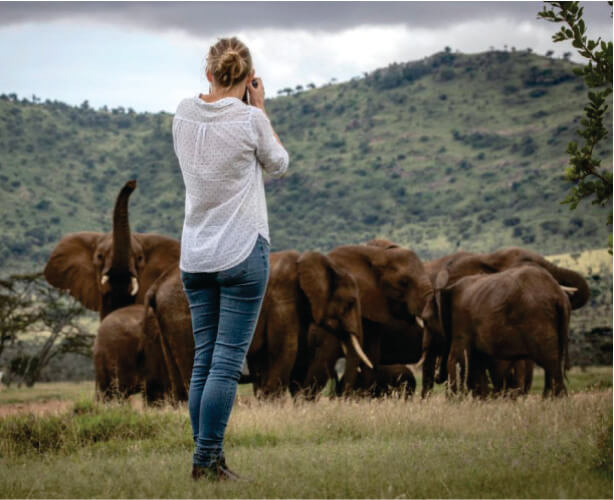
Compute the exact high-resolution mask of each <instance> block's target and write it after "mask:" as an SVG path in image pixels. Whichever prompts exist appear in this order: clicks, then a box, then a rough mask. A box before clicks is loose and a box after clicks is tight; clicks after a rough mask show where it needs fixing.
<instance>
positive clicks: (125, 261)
mask: <svg viewBox="0 0 614 500" xmlns="http://www.w3.org/2000/svg"><path fill="white" fill-rule="evenodd" d="M135 188H136V181H135V180H131V181H128V182H126V184H125V185H124V187H123V188H122V190H121V191H120V192H119V195H118V196H117V200H116V201H115V208H114V210H113V260H112V263H111V268H112V269H113V270H114V272H116V273H117V272H126V273H127V272H128V270H129V267H130V254H131V244H130V223H129V221H128V199H129V198H130V195H131V194H132V191H134V189H135Z"/></svg>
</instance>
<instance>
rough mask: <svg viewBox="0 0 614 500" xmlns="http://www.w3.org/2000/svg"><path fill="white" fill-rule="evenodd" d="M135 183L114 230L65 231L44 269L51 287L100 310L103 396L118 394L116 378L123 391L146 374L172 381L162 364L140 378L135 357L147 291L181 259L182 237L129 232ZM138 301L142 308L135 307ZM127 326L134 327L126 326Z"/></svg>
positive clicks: (117, 210)
mask: <svg viewBox="0 0 614 500" xmlns="http://www.w3.org/2000/svg"><path fill="white" fill-rule="evenodd" d="M135 188H136V181H134V180H131V181H128V182H127V183H126V184H125V185H124V186H123V188H122V189H121V190H120V192H119V194H118V196H117V199H116V201H115V207H114V210H113V231H112V232H111V233H106V234H103V233H96V232H90V231H83V232H78V233H71V234H67V235H66V236H64V237H63V238H62V239H61V240H60V242H59V243H58V244H57V245H56V247H55V248H54V250H53V252H52V253H51V256H50V257H49V260H48V262H47V265H46V266H45V271H44V274H45V278H46V279H47V281H48V282H49V283H50V284H51V285H52V286H55V287H57V288H60V289H63V290H68V291H69V292H70V294H71V295H72V296H73V297H75V298H76V299H77V300H79V301H80V302H81V303H82V304H83V305H84V306H85V307H87V308H89V309H92V310H95V311H98V312H99V314H100V319H101V323H100V326H99V329H98V335H97V338H96V343H95V345H94V358H95V359H94V364H95V373H96V384H97V387H98V390H99V392H100V394H101V395H102V397H103V399H108V398H109V397H111V396H112V395H113V394H114V392H113V388H112V387H111V380H112V379H115V380H116V381H117V384H116V385H117V386H118V387H117V388H116V391H115V393H116V394H118V395H124V396H127V395H130V394H132V393H134V392H138V391H139V390H140V385H141V382H142V378H143V377H146V378H147V377H151V382H150V384H149V385H150V387H151V388H153V387H154V386H155V384H156V383H161V384H162V385H168V381H167V380H164V379H165V378H166V379H167V377H165V376H164V374H161V373H159V372H160V369H159V368H158V369H151V370H149V373H148V374H145V373H140V374H139V377H140V378H139V377H137V374H135V370H136V368H137V358H138V357H139V356H142V355H143V354H142V353H143V351H142V349H139V348H138V345H139V343H141V342H142V340H143V339H142V338H141V336H142V321H143V319H142V317H143V307H142V304H143V301H144V298H145V293H146V292H147V289H148V288H149V286H150V285H151V284H152V283H153V282H154V280H155V279H156V278H157V277H158V276H159V275H160V274H161V273H162V272H163V271H164V269H166V268H167V267H169V266H172V265H177V263H178V262H179V242H178V241H177V240H175V239H172V238H168V237H166V236H162V235H158V234H149V233H146V234H140V233H132V234H131V233H130V225H129V220H128V200H129V198H130V195H131V194H132V192H133V191H134V189H135ZM139 304H140V305H141V307H132V306H135V305H139ZM131 314H132V315H134V317H130V315H131ZM128 326H130V328H134V331H128ZM139 353H140V354H139ZM151 355H152V356H154V360H155V356H157V357H158V358H159V356H160V351H159V350H158V352H157V353H156V351H155V350H154V349H151ZM152 361H153V360H152ZM146 365H147V363H145V364H144V362H143V361H141V363H140V364H139V367H141V368H142V369H143V370H144V369H145V366H146ZM135 377H137V378H138V380H137V378H135ZM154 381H156V382H155V383H154ZM158 392H159V391H154V390H153V389H151V390H150V391H149V392H146V398H147V399H148V400H149V401H153V400H156V399H158V398H159V397H160V395H159V394H158Z"/></svg>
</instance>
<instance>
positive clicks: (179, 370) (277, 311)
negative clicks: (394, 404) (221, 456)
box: [144, 250, 372, 400]
mask: <svg viewBox="0 0 614 500" xmlns="http://www.w3.org/2000/svg"><path fill="white" fill-rule="evenodd" d="M145 325H146V330H145V333H144V335H145V336H148V335H149V330H150V329H156V328H157V329H159V331H160V334H161V341H162V351H163V353H164V357H165V360H166V363H167V366H168V372H169V376H170V379H171V385H172V388H173V389H172V391H173V395H174V397H175V398H176V399H178V400H185V399H187V395H188V387H189V382H190V377H191V371H192V361H193V357H194V341H193V338H192V325H191V318H190V311H189V308H188V304H187V300H186V298H185V295H184V293H183V286H182V283H181V278H180V273H179V270H178V269H173V270H169V271H168V272H166V273H165V274H163V275H162V276H160V278H159V279H158V280H157V281H156V282H155V283H154V285H153V286H152V287H151V288H150V290H149V292H148V294H147V297H146V319H145ZM151 325H154V326H153V327H152V326H151ZM319 335H325V336H330V337H331V338H335V339H338V341H339V344H338V345H339V346H341V349H344V350H345V352H346V353H347V354H346V356H347V357H348V359H350V360H351V361H350V364H351V365H353V366H354V367H356V368H355V369H357V367H358V366H359V364H360V363H363V364H364V365H365V366H369V365H371V363H370V361H369V359H368V358H367V356H366V355H365V353H364V352H363V350H362V341H363V334H362V325H361V322H360V301H359V297H358V288H357V285H356V283H355V281H354V278H353V277H352V276H351V275H350V274H349V273H347V272H344V271H343V270H340V269H338V268H337V267H336V266H335V265H334V264H333V263H332V262H331V261H330V259H328V258H327V257H326V256H325V255H323V254H320V253H318V252H305V253H303V254H300V253H299V252H297V251H294V250H287V251H283V252H275V253H272V254H271V255H270V277H269V282H268V285H267V291H266V294H265V297H264V300H263V304H262V309H261V312H260V316H259V319H258V323H257V325H256V330H255V332H254V337H253V339H252V342H251V344H250V348H249V351H248V354H247V365H248V368H249V372H250V374H249V381H251V382H252V383H253V384H254V392H255V393H256V394H257V395H258V396H262V397H274V396H276V395H279V394H280V393H282V392H283V391H284V390H285V389H287V388H291V390H292V392H293V393H294V394H296V393H298V392H299V391H304V392H305V393H307V395H308V397H312V396H313V395H314V394H315V393H316V392H317V390H319V389H320V388H321V386H322V385H323V383H325V382H326V380H327V379H328V376H329V369H330V368H329V366H328V364H326V363H324V364H323V363H321V362H320V360H319V357H318V356H319V352H318V350H317V349H316V350H315V351H310V350H309V342H310V340H311V341H312V347H313V346H314V345H315V344H313V339H314V338H316V337H317V336H319ZM310 357H312V358H315V359H314V361H313V362H310V359H309V358H310ZM326 359H328V358H326ZM336 359H337V357H335V358H334V359H333V361H332V364H333V365H334V362H335V360H336ZM371 366H372V365H371ZM242 380H243V381H245V380H246V378H245V377H242ZM349 380H351V375H350V378H349Z"/></svg>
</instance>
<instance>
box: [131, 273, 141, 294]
mask: <svg viewBox="0 0 614 500" xmlns="http://www.w3.org/2000/svg"><path fill="white" fill-rule="evenodd" d="M130 283H131V284H132V286H131V288H130V295H132V296H134V295H136V294H137V293H139V281H138V280H137V279H136V278H135V277H134V276H133V277H132V280H131V281H130Z"/></svg>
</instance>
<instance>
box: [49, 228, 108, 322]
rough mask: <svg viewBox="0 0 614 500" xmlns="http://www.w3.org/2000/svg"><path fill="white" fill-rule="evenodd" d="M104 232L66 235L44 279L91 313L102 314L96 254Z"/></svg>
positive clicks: (51, 257) (53, 256) (54, 250)
mask: <svg viewBox="0 0 614 500" xmlns="http://www.w3.org/2000/svg"><path fill="white" fill-rule="evenodd" d="M103 237H104V234H102V233H95V232H90V231H82V232H79V233H70V234H67V235H66V236H64V237H63V238H62V239H61V240H60V242H59V243H58V244H57V245H56V246H55V248H54V249H53V252H51V256H50V257H49V260H48V261H47V265H46V266H45V279H46V280H47V282H48V283H49V284H50V285H52V286H54V287H56V288H59V289H60V290H68V291H69V292H70V294H71V295H72V296H73V297H74V298H76V299H77V300H78V301H79V302H81V303H82V304H83V305H84V306H85V307H87V308H88V309H91V310H92V311H99V310H100V307H101V297H100V292H99V291H98V283H96V279H97V278H96V269H95V268H94V256H93V254H94V252H95V251H96V247H97V246H98V243H99V241H100V239H101V238H103Z"/></svg>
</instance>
